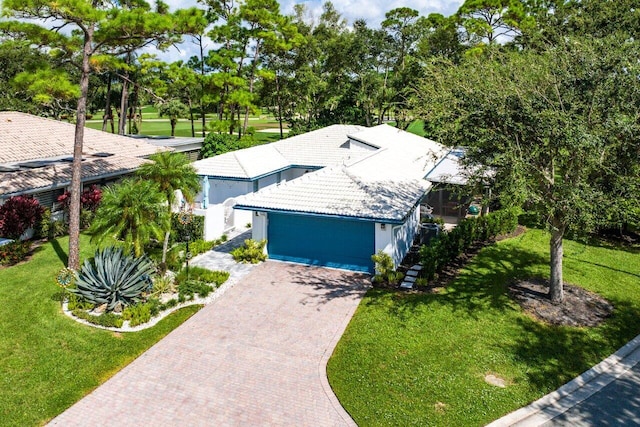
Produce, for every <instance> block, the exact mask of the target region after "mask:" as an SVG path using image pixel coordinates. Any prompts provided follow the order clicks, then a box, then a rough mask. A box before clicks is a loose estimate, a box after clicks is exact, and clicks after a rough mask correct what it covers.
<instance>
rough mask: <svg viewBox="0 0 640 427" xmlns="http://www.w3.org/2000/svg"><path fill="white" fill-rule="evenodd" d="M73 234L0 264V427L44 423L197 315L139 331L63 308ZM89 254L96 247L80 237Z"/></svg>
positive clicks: (177, 316)
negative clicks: (62, 280)
mask: <svg viewBox="0 0 640 427" xmlns="http://www.w3.org/2000/svg"><path fill="white" fill-rule="evenodd" d="M67 247H68V238H60V239H53V240H52V241H50V242H48V243H44V244H42V245H41V246H39V247H36V248H35V249H34V253H33V255H32V257H31V258H30V259H29V261H28V262H22V263H20V264H17V265H14V266H11V267H6V268H2V269H0V318H2V328H0V426H5V425H6V426H16V425H20V426H23V425H41V424H43V423H46V422H47V421H48V420H49V419H51V418H52V417H54V416H56V415H58V414H60V413H61V412H62V411H64V410H65V409H66V408H68V407H69V406H71V405H72V404H73V403H75V402H76V401H78V400H79V399H80V398H82V397H83V396H84V395H86V394H87V393H89V392H90V391H91V390H93V389H94V388H95V387H97V386H98V385H100V384H101V383H103V382H104V381H106V380H107V379H108V378H109V377H111V376H112V375H113V374H115V373H116V372H118V371H119V370H120V369H121V368H122V367H124V366H125V365H127V364H128V363H129V362H131V361H132V360H133V359H135V358H136V357H138V356H139V355H140V354H142V353H143V352H144V351H146V350H147V349H148V348H150V347H151V346H152V345H153V344H155V343H156V342H158V341H159V340H160V339H161V338H163V337H164V336H165V335H167V334H168V333H169V332H171V331H172V330H174V329H175V328H176V327H178V326H179V325H180V324H182V323H183V322H184V321H185V320H186V319H188V318H189V317H190V316H192V315H193V314H194V313H195V312H197V311H198V310H199V309H200V307H201V306H199V305H194V306H190V307H185V308H183V309H180V310H178V311H177V312H175V313H173V314H171V315H170V316H168V317H166V318H164V319H163V320H161V321H160V322H158V324H157V325H156V326H155V327H153V328H149V329H146V330H143V331H140V332H137V333H117V332H111V331H105V330H99V329H95V328H88V327H86V326H84V325H80V324H78V323H76V322H73V321H71V320H70V319H69V318H68V317H66V316H64V315H62V313H61V310H60V288H59V287H58V286H56V284H55V278H56V275H57V274H58V272H59V271H60V269H61V268H62V267H64V265H65V264H66V249H67ZM80 247H81V249H82V253H81V256H82V257H83V258H86V257H89V256H91V255H92V253H93V250H94V248H95V247H94V246H92V245H91V244H90V242H89V238H88V236H85V235H82V236H81V245H80Z"/></svg>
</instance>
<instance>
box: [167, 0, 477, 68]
mask: <svg viewBox="0 0 640 427" xmlns="http://www.w3.org/2000/svg"><path fill="white" fill-rule="evenodd" d="M165 1H166V2H167V3H168V4H169V6H170V7H171V8H172V9H177V8H186V7H190V6H196V5H197V2H196V0H165ZM325 1H326V0H280V10H281V12H282V13H284V14H292V13H293V7H294V5H295V4H296V3H303V4H305V5H306V6H307V10H308V11H309V13H310V15H311V17H317V16H319V15H320V13H322V5H323V4H324V3H325ZM463 2H464V0H332V3H333V5H334V6H335V8H336V10H337V11H338V12H340V14H341V15H342V16H343V17H344V18H345V19H346V20H347V21H348V23H349V24H352V23H353V22H354V21H355V20H356V19H361V18H362V19H365V20H366V21H367V23H368V24H369V26H371V27H377V26H379V25H380V22H382V21H383V20H384V14H385V13H386V12H388V11H390V10H392V9H395V8H398V7H410V8H412V9H415V10H417V11H419V12H420V14H421V15H423V16H427V15H429V14H430V13H441V14H443V15H445V16H449V15H452V14H453V13H455V11H456V10H458V8H459V7H460V5H461V4H462V3H463ZM211 47H212V46H209V48H211ZM179 49H180V51H177V50H176V49H175V48H173V49H171V50H170V51H168V52H164V53H160V54H159V56H160V57H161V58H162V59H164V60H165V61H175V60H178V59H183V60H185V61H186V60H187V59H188V58H189V57H191V56H192V55H194V54H195V52H196V51H195V45H193V44H192V43H190V42H188V41H187V42H185V43H183V44H182V45H180V46H179Z"/></svg>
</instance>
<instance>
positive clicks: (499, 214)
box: [420, 209, 519, 280]
mask: <svg viewBox="0 0 640 427" xmlns="http://www.w3.org/2000/svg"><path fill="white" fill-rule="evenodd" d="M518 214H519V210H517V209H503V210H499V211H495V212H492V213H490V214H487V215H484V216H481V217H472V218H466V219H463V220H461V221H460V222H459V223H458V225H457V226H456V227H455V228H454V229H453V230H451V231H449V232H442V233H440V234H439V235H438V236H437V237H436V238H435V239H433V240H431V241H430V242H429V244H428V245H424V246H422V247H421V248H420V263H421V264H422V275H423V276H424V277H425V278H426V279H427V280H431V279H433V278H434V277H435V276H436V274H437V273H438V272H440V271H441V270H442V269H443V268H444V267H445V266H446V265H447V264H449V263H450V262H452V261H453V260H455V259H456V258H457V257H458V256H459V255H461V254H462V253H463V252H464V251H466V250H467V249H469V247H471V245H473V244H474V243H475V242H479V241H487V240H489V239H493V238H495V237H496V236H498V235H501V234H507V233H510V232H513V231H514V230H515V229H516V227H517V226H518Z"/></svg>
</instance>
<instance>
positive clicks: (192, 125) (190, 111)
mask: <svg viewBox="0 0 640 427" xmlns="http://www.w3.org/2000/svg"><path fill="white" fill-rule="evenodd" d="M189 119H190V120H191V137H192V138H195V136H196V127H195V124H194V120H193V106H192V105H191V97H189Z"/></svg>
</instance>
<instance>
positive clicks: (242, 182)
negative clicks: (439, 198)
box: [194, 125, 450, 272]
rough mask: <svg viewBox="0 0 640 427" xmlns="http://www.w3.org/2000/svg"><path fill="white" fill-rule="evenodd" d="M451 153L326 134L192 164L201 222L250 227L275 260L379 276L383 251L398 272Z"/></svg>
mask: <svg viewBox="0 0 640 427" xmlns="http://www.w3.org/2000/svg"><path fill="white" fill-rule="evenodd" d="M449 151H450V150H449V149H447V148H445V147H444V146H442V145H441V144H438V143H436V142H434V141H431V140H429V139H426V138H422V137H419V136H416V135H413V134H411V133H408V132H404V131H401V130H398V129H396V128H393V127H391V126H388V125H380V126H376V127H373V128H363V127H358V126H342V125H334V126H329V127H327V128H324V129H320V130H317V131H314V132H310V133H307V134H304V135H299V136H296V137H293V138H288V139H285V140H283V141H279V142H276V143H273V144H269V145H266V146H260V147H253V148H249V149H245V150H240V151H237V152H234V153H226V154H224V155H222V156H217V157H214V158H212V159H206V160H201V161H198V162H195V164H194V165H195V166H196V170H197V171H198V173H199V174H200V175H201V176H203V178H204V179H203V184H204V188H205V189H207V190H208V191H206V192H205V194H206V197H202V204H203V208H204V209H202V210H199V212H196V213H200V214H205V215H207V219H206V220H205V228H208V229H209V230H211V229H213V228H215V230H216V232H218V231H224V229H225V227H227V228H230V227H233V226H236V227H238V226H241V225H242V226H243V225H244V224H242V222H244V223H246V222H251V223H252V226H253V231H252V233H253V238H254V239H257V240H259V239H267V252H268V254H269V257H270V258H272V259H279V260H285V261H293V262H300V263H304V264H312V265H324V266H331V267H338V268H345V269H349V270H358V271H367V272H373V263H372V261H371V255H373V254H374V253H376V252H377V251H379V250H382V251H384V252H385V253H387V254H389V255H390V256H391V257H392V258H393V261H394V263H395V264H396V265H398V264H399V263H400V262H401V261H402V259H403V258H404V256H405V255H406V254H407V252H408V250H409V248H410V247H411V244H412V242H413V239H414V236H415V234H416V233H417V232H418V230H419V222H420V208H419V206H420V203H421V201H422V200H423V199H424V197H425V195H426V194H427V193H428V191H429V189H430V188H431V186H432V184H431V182H429V181H427V180H425V179H424V178H425V176H427V174H428V173H429V172H430V171H431V170H432V169H433V168H434V166H435V165H436V164H437V163H438V162H439V161H440V160H441V159H443V158H445V157H446V155H447V153H449ZM223 156H226V157H225V158H223V159H221V158H222V157H223ZM318 169H322V170H318ZM314 170H315V171H314ZM242 174H244V175H243V177H242V178H240V177H239V175H242ZM212 181H213V183H212ZM207 187H208V188H207ZM220 206H222V212H221V213H222V214H223V216H222V217H221V218H220V217H217V216H215V215H210V214H211V213H212V212H214V211H216V210H219V207H220ZM231 208H234V209H235V213H229V211H231ZM243 211H244V212H246V213H245V214H244V215H239V212H243ZM218 213H220V212H218ZM225 214H226V215H225ZM247 214H249V215H247ZM238 216H241V217H242V222H241V223H238V221H237V220H236V218H235V217H238ZM230 218H231V219H232V220H231V221H230V220H229V219H230ZM221 219H222V220H223V221H225V220H226V222H223V223H222V224H218V222H219V221H220V220H221ZM214 221H216V222H215V223H214ZM209 237H212V236H209Z"/></svg>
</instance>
